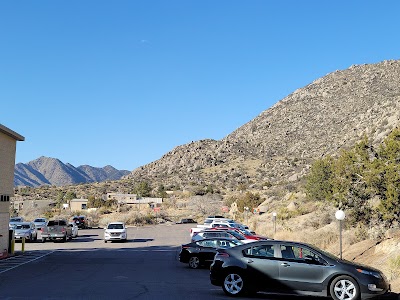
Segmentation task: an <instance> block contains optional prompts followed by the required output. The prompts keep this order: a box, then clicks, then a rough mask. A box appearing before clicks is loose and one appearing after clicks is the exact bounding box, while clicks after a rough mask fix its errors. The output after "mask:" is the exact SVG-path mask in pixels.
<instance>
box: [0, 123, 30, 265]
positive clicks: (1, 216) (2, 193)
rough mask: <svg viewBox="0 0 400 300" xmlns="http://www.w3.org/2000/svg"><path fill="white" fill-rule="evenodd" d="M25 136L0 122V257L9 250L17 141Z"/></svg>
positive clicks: (5, 254)
mask: <svg viewBox="0 0 400 300" xmlns="http://www.w3.org/2000/svg"><path fill="white" fill-rule="evenodd" d="M24 140H25V138H24V137H23V136H21V135H19V134H18V133H16V132H14V131H12V130H11V129H9V128H7V127H5V126H3V125H1V124H0V258H1V257H4V256H7V253H8V252H9V243H8V239H9V238H8V235H9V229H8V222H9V220H10V198H11V197H12V196H13V195H14V168H15V152H16V149H17V141H24Z"/></svg>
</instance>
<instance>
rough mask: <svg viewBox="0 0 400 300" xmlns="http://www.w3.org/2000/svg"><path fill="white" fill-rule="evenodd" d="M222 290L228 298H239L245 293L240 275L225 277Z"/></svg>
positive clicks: (233, 274) (231, 274) (232, 274)
mask: <svg viewBox="0 0 400 300" xmlns="http://www.w3.org/2000/svg"><path fill="white" fill-rule="evenodd" d="M222 289H223V290H224V292H225V294H227V295H228V296H240V295H243V294H244V293H245V283H244V279H243V277H242V275H240V274H239V273H237V272H232V273H228V274H227V275H226V276H225V279H224V283H223V285H222Z"/></svg>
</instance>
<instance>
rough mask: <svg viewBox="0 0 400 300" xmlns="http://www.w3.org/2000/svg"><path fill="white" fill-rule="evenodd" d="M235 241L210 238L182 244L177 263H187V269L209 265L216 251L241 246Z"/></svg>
mask: <svg viewBox="0 0 400 300" xmlns="http://www.w3.org/2000/svg"><path fill="white" fill-rule="evenodd" d="M241 244H242V242H241V241H238V240H236V239H228V238H217V237H216V238H211V239H204V240H200V241H196V242H192V243H189V244H183V245H182V246H181V251H180V253H179V261H180V262H182V263H189V267H190V268H192V269H197V268H199V267H200V266H202V265H205V264H211V262H212V261H213V259H214V256H215V254H216V253H217V249H225V248H231V247H235V246H237V245H241Z"/></svg>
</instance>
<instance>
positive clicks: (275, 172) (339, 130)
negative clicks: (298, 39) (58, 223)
mask: <svg viewBox="0 0 400 300" xmlns="http://www.w3.org/2000/svg"><path fill="white" fill-rule="evenodd" d="M399 120H400V61H397V60H396V61H384V62H381V63H378V64H367V65H357V66H351V67H350V68H348V69H346V70H342V71H335V72H333V73H330V74H328V75H326V76H324V77H322V78H319V79H317V80H315V81H314V82H312V83H310V84H309V85H307V86H305V87H303V88H300V89H298V90H296V91H294V92H293V93H292V94H290V95H289V96H287V97H286V98H284V99H282V100H281V101H279V102H278V103H277V104H275V105H274V106H273V107H271V108H269V109H267V110H266V111H264V112H262V113H261V114H260V115H259V116H258V117H256V118H255V119H253V120H251V121H250V122H248V123H247V124H245V125H243V126H242V127H240V128H238V129H237V130H236V131H234V132H232V133H231V134H229V135H228V136H227V137H225V138H224V139H222V140H219V141H215V140H202V141H196V142H192V143H190V144H186V145H182V146H178V147H176V148H175V149H173V150H172V151H170V152H168V153H166V154H165V155H164V156H163V157H161V158H160V159H159V160H157V161H154V162H152V163H150V164H148V165H145V166H142V167H140V168H138V169H136V170H134V171H133V172H132V173H131V174H129V175H128V176H127V177H128V178H131V179H133V180H138V181H140V180H143V179H147V180H149V181H151V182H153V183H157V182H158V183H160V184H161V183H162V184H163V185H165V186H166V185H169V184H170V185H179V186H185V185H189V184H192V185H193V184H199V185H209V184H215V185H217V186H219V187H225V188H228V189H229V188H234V187H237V185H238V184H245V185H247V186H248V187H252V186H253V187H258V188H262V186H263V185H267V184H271V183H272V184H273V183H282V182H286V183H287V182H291V181H296V180H297V179H298V178H300V177H301V176H303V175H304V174H305V173H306V172H307V169H308V168H309V166H310V164H311V163H312V161H313V160H314V159H316V158H319V157H321V156H323V155H325V154H327V153H330V154H334V153H337V152H338V150H339V149H341V148H346V147H351V146H352V145H353V144H354V143H355V142H357V141H358V140H360V138H361V137H362V136H363V135H365V134H366V135H368V136H369V137H370V138H371V139H372V140H373V141H374V142H375V143H379V142H380V141H382V139H383V138H384V137H385V136H386V135H387V134H388V133H389V132H390V131H391V130H392V129H393V128H394V127H396V126H398V125H399V124H400V122H399Z"/></svg>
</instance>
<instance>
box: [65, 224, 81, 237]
mask: <svg viewBox="0 0 400 300" xmlns="http://www.w3.org/2000/svg"><path fill="white" fill-rule="evenodd" d="M68 226H69V227H71V229H72V237H73V238H75V237H77V236H78V230H79V228H78V226H76V224H75V222H69V223H68Z"/></svg>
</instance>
